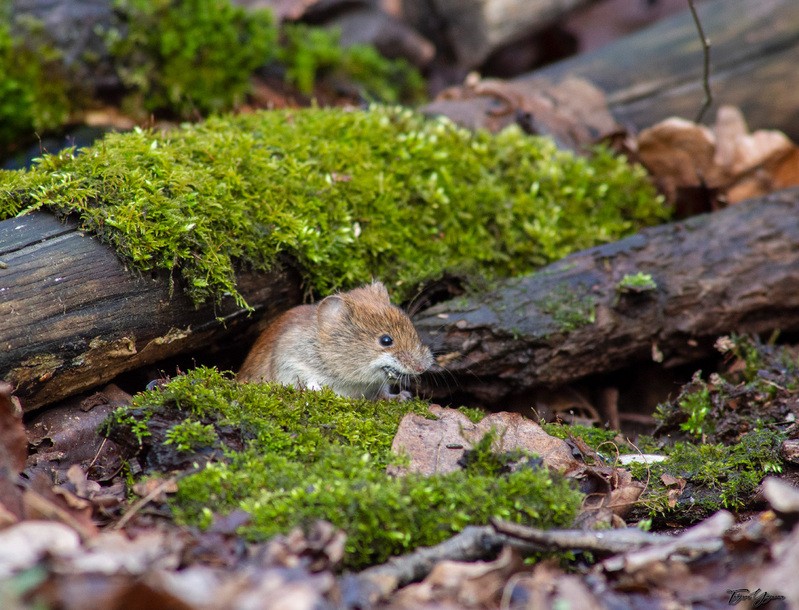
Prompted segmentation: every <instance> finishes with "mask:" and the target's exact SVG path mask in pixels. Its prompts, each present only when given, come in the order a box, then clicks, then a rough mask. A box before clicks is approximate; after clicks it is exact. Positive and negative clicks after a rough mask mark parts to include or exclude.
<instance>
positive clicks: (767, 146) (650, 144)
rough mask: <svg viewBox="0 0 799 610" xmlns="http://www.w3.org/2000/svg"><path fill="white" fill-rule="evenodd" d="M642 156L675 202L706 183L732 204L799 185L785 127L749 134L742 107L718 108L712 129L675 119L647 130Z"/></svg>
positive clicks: (798, 160) (796, 158)
mask: <svg viewBox="0 0 799 610" xmlns="http://www.w3.org/2000/svg"><path fill="white" fill-rule="evenodd" d="M637 152H638V158H639V160H640V161H641V163H643V164H644V166H646V168H647V169H648V170H649V171H650V173H651V174H652V175H653V177H654V179H655V181H656V182H657V184H658V185H659V186H660V188H661V189H662V190H663V192H664V193H665V194H666V196H667V198H668V199H669V201H670V202H672V203H675V202H678V199H679V198H680V196H681V194H680V192H681V190H685V189H692V188H697V187H702V188H704V187H707V188H708V189H710V190H711V191H713V192H716V191H718V193H720V196H721V197H722V198H723V199H724V200H725V201H727V202H729V203H737V202H739V201H743V200H744V199H749V198H752V197H757V196H761V195H765V194H768V193H770V192H772V191H774V190H778V189H782V188H787V187H789V186H795V185H797V184H799V151H797V147H796V145H795V144H794V143H793V142H791V140H790V139H789V138H788V137H787V136H786V135H785V134H783V133H782V132H780V131H776V130H759V131H756V132H754V133H749V129H748V127H747V125H746V121H745V119H744V117H743V115H742V114H741V111H740V110H739V109H738V108H735V107H733V106H722V107H721V108H719V111H718V114H717V117H716V123H715V124H714V125H713V128H712V129H710V128H707V127H705V126H703V125H697V124H695V123H692V122H690V121H687V120H685V119H679V118H670V119H666V120H665V121H661V122H660V123H658V124H656V125H654V126H652V127H650V128H649V129H645V130H643V131H642V132H641V134H640V135H639V136H638V140H637Z"/></svg>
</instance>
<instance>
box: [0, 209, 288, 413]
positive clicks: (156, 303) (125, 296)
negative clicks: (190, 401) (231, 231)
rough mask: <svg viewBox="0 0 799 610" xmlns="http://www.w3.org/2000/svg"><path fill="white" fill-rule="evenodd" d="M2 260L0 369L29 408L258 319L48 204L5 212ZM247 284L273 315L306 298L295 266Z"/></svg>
mask: <svg viewBox="0 0 799 610" xmlns="http://www.w3.org/2000/svg"><path fill="white" fill-rule="evenodd" d="M0 261H1V262H2V265H0V379H5V380H6V381H9V382H11V383H12V384H13V385H14V386H15V388H16V394H17V396H19V397H21V398H22V402H23V405H24V408H25V410H26V411H27V410H31V409H34V408H36V407H38V406H41V405H44V404H47V403H51V402H54V401H57V400H59V399H62V398H64V397H66V396H69V395H72V394H75V393H77V392H80V391H82V390H86V389H89V388H92V387H94V386H96V385H98V384H101V383H104V382H107V381H109V380H110V379H112V378H114V377H115V376H116V375H118V374H119V373H121V372H124V371H129V370H131V369H134V368H136V367H139V366H142V365H146V364H149V363H153V362H158V361H159V360H163V359H164V358H168V357H170V356H174V355H176V354H179V353H186V352H191V351H196V350H200V349H203V350H208V348H209V346H213V345H215V344H217V343H219V342H220V341H222V340H224V339H226V338H227V339H230V338H231V337H232V336H235V334H236V333H239V332H242V331H243V329H244V328H246V327H247V326H248V325H250V324H251V320H250V319H248V318H249V315H250V314H249V312H248V311H246V310H245V309H242V308H241V307H237V306H236V305H235V304H234V303H233V299H225V300H224V301H223V302H222V303H221V304H220V305H219V306H217V307H214V306H213V305H209V306H204V307H200V308H196V307H195V306H194V305H193V303H192V302H191V300H190V299H189V298H188V297H187V296H186V295H185V293H184V291H183V290H182V288H181V287H180V285H179V280H177V279H175V280H174V282H173V281H172V279H171V278H170V277H169V276H168V275H167V274H160V273H154V274H147V275H143V274H137V273H133V272H131V271H129V270H128V269H127V268H126V267H125V265H124V264H123V263H122V261H121V260H120V259H119V258H118V257H117V255H116V254H115V253H114V251H113V250H112V249H111V248H109V247H108V246H105V245H103V244H101V243H100V242H99V241H98V240H97V239H95V238H93V237H89V236H87V235H84V234H83V233H82V232H81V231H79V230H78V225H77V224H76V223H75V222H73V221H70V220H67V221H65V222H61V221H59V220H58V219H56V218H55V217H54V216H52V215H50V214H48V213H45V212H35V213H32V214H29V215H27V216H24V217H20V218H14V219H10V220H6V221H3V222H0ZM238 287H239V291H240V292H241V294H242V295H243V296H244V298H245V299H246V300H247V302H248V303H249V304H250V305H251V306H252V307H253V308H254V309H255V310H256V313H262V312H263V313H264V318H265V319H268V318H269V317H270V316H271V315H274V314H275V313H276V312H279V311H281V310H284V309H286V308H288V307H289V306H291V305H294V304H297V303H299V302H300V300H301V292H300V281H299V278H298V277H297V276H296V275H294V274H293V273H291V272H290V271H275V272H274V273H272V274H270V275H265V274H260V275H258V274H253V273H242V274H240V275H239V283H238ZM242 357H243V353H242Z"/></svg>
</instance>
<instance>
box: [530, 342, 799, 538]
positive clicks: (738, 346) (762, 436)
mask: <svg viewBox="0 0 799 610" xmlns="http://www.w3.org/2000/svg"><path fill="white" fill-rule="evenodd" d="M717 346H718V347H719V348H720V349H721V351H722V352H723V353H725V354H726V355H727V358H728V361H729V367H728V371H727V372H726V373H724V374H713V375H710V377H709V379H708V380H707V381H705V380H704V379H703V378H702V376H701V373H697V374H695V375H694V378H693V379H692V380H691V381H690V382H689V383H688V384H686V385H685V386H684V387H683V388H682V391H681V392H680V394H679V395H678V396H677V397H676V398H675V399H674V400H672V401H670V402H668V403H666V404H663V405H661V406H660V407H658V411H657V413H656V415H657V417H658V418H659V419H660V422H661V424H660V426H659V428H658V430H656V432H655V435H654V436H652V437H649V436H647V437H640V438H638V439H637V441H636V447H633V446H632V445H629V444H627V443H626V442H624V441H622V440H620V439H618V438H617V439H614V438H613V436H614V432H612V431H607V430H600V429H595V428H589V429H585V428H582V427H579V426H560V425H553V424H545V426H544V427H545V429H546V431H547V432H548V433H549V434H552V435H553V436H558V437H560V438H566V437H567V436H568V435H569V434H573V435H575V436H579V437H580V438H582V439H583V440H584V441H585V442H586V443H587V444H588V445H589V446H591V447H592V448H594V449H595V450H596V451H598V452H599V453H601V454H602V455H604V456H605V457H606V458H607V461H608V462H609V463H612V462H613V460H614V458H615V453H616V451H615V450H611V449H612V446H611V443H612V444H614V445H615V446H616V448H617V449H618V453H637V452H638V449H640V450H641V451H643V452H644V453H656V454H661V455H664V456H666V458H667V459H666V460H665V461H662V462H657V463H653V464H650V465H648V466H646V465H643V464H633V465H631V466H630V467H629V469H630V471H631V472H632V474H633V477H634V478H635V479H637V480H639V481H648V487H647V490H646V491H645V492H644V494H643V495H642V497H641V509H640V510H638V511H636V514H637V515H639V516H640V515H645V516H652V517H658V518H663V519H667V520H668V521H669V522H675V521H679V522H682V523H693V522H696V521H698V520H699V519H701V518H703V517H705V516H707V515H709V514H711V513H713V512H715V511H717V510H719V509H721V508H726V509H732V510H740V509H743V508H746V507H747V506H748V505H749V504H750V503H751V501H752V499H753V497H754V495H755V492H756V490H757V487H758V485H759V484H760V482H761V481H762V480H763V478H764V477H765V476H766V475H769V474H777V473H780V472H782V471H783V469H784V468H787V467H788V465H787V464H786V463H785V462H784V461H783V460H782V458H781V456H780V451H779V450H780V445H781V443H782V441H783V440H785V439H786V438H787V437H788V434H789V432H790V428H791V425H792V422H794V421H795V420H796V415H797V414H796V412H795V409H796V406H795V405H796V399H795V392H796V388H797V387H799V354H798V353H797V350H796V349H794V348H790V347H784V346H783V347H779V346H774V345H764V344H762V343H760V342H758V341H756V340H753V339H751V338H748V337H724V338H722V339H720V340H719V341H718V343H717ZM794 434H795V432H794ZM664 475H668V476H670V477H675V478H678V479H682V480H683V483H684V485H685V487H684V490H683V491H682V493H681V494H680V495H679V497H676V498H675V497H670V495H669V492H670V491H673V490H674V487H675V485H676V484H677V482H676V481H675V480H673V479H666V480H664V479H662V478H661V477H663V476H664Z"/></svg>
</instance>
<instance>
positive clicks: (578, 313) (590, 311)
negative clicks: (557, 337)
mask: <svg viewBox="0 0 799 610" xmlns="http://www.w3.org/2000/svg"><path fill="white" fill-rule="evenodd" d="M541 311H542V312H543V313H546V314H548V315H550V316H551V317H552V319H553V320H554V322H555V323H556V324H557V325H558V327H559V328H560V330H561V332H564V333H568V332H571V331H573V330H575V329H577V328H580V327H581V326H586V325H588V324H593V323H594V322H595V321H596V298H595V297H594V296H593V295H591V294H587V288H586V287H584V286H579V287H577V288H576V289H569V288H568V287H566V286H560V287H558V288H557V289H556V290H554V291H552V293H551V294H550V295H549V296H548V297H547V298H546V299H545V300H544V301H543V302H542V303H541Z"/></svg>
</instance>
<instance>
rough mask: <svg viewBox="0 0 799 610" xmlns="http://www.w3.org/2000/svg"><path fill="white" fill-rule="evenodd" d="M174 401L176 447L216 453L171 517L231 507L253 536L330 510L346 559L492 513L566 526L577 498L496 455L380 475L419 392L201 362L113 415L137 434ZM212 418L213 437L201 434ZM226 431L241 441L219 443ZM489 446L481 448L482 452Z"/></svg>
mask: <svg viewBox="0 0 799 610" xmlns="http://www.w3.org/2000/svg"><path fill="white" fill-rule="evenodd" d="M176 409H177V410H179V414H180V418H182V420H183V421H182V422H181V423H179V424H176V425H174V426H172V428H170V429H169V430H167V432H166V435H167V436H168V437H170V438H173V439H174V438H183V439H188V442H187V443H186V445H185V447H184V448H187V447H188V446H191V450H196V449H197V448H198V447H197V445H198V442H199V441H198V439H200V438H204V440H205V442H208V443H211V444H213V445H214V448H215V449H216V450H217V453H222V454H223V455H224V459H223V460H222V461H216V462H213V463H210V464H208V465H207V466H205V467H204V468H203V469H202V470H201V471H200V472H198V473H196V474H191V475H189V476H187V477H185V478H183V479H181V481H180V483H179V492H178V494H177V497H176V498H175V500H174V501H173V502H172V508H173V510H174V512H175V514H176V515H177V517H178V518H179V520H180V521H182V522H184V523H190V524H195V525H202V526H207V525H209V524H210V523H211V521H212V519H213V517H214V515H215V514H220V513H226V512H229V511H231V510H234V509H236V508H240V509H243V510H245V511H247V512H248V513H250V514H251V515H252V523H251V524H250V525H248V526H245V527H244V528H243V530H242V533H243V534H244V535H246V536H247V537H249V538H251V539H254V540H261V539H265V538H268V537H270V536H273V535H275V534H278V533H281V532H286V531H288V530H289V529H291V528H292V527H295V526H304V525H310V524H311V523H313V521H314V520H316V519H327V520H329V521H331V522H332V523H333V524H334V525H336V526H338V527H341V528H343V529H344V530H345V531H346V532H347V534H348V540H347V546H346V552H347V555H346V559H345V561H346V564H347V566H348V567H351V568H356V567H361V566H364V565H367V564H370V563H375V562H379V561H383V560H385V559H386V558H388V557H389V556H391V555H394V554H398V553H401V552H404V551H407V550H410V549H413V548H415V547H416V546H419V545H431V544H435V543H438V542H440V541H442V540H444V539H446V538H447V537H449V536H451V535H452V534H453V533H455V532H458V531H460V530H462V529H463V528H464V527H465V526H466V525H469V524H484V523H486V522H487V520H488V519H489V517H491V516H497V517H501V518H503V519H508V520H511V521H515V522H520V523H526V524H530V525H536V526H539V527H551V526H565V525H568V524H569V523H570V522H571V520H572V519H573V518H574V516H575V514H576V512H577V510H578V508H579V505H580V500H581V498H582V495H581V494H580V493H579V492H577V491H575V490H574V489H572V487H571V486H570V485H569V483H568V482H567V481H565V480H564V479H562V478H561V477H557V476H553V475H550V474H549V473H548V471H547V470H546V469H542V468H540V467H538V468H533V467H526V468H523V469H520V470H518V471H516V472H512V473H504V472H503V469H502V467H503V465H504V462H503V460H501V459H492V458H490V457H489V456H485V455H483V456H479V455H473V456H472V459H471V460H470V464H471V465H470V466H467V467H466V468H464V469H463V470H461V471H458V472H454V473H451V474H447V475H439V476H432V477H427V478H425V477H421V476H416V475H409V476H405V477H391V476H389V475H387V474H386V466H388V465H389V464H392V463H398V462H401V458H398V457H397V456H394V455H393V454H392V453H391V451H390V448H391V442H392V439H393V437H394V433H395V432H396V429H397V426H398V424H399V421H400V419H401V418H402V416H403V415H404V414H405V413H407V412H409V411H413V412H416V413H419V414H427V415H428V416H429V413H428V412H427V405H426V404H424V403H422V402H421V401H409V402H405V403H400V402H396V401H380V402H374V401H366V400H351V399H345V398H341V397H339V396H336V395H335V394H333V393H332V392H330V391H327V390H323V391H320V392H306V391H301V390H296V389H294V388H290V387H284V386H269V385H260V384H245V385H242V384H238V383H236V382H235V381H233V380H231V379H229V378H227V377H225V376H224V375H222V374H220V373H219V372H217V371H216V370H215V369H206V368H201V369H197V370H195V371H192V372H191V373H188V374H187V375H184V376H181V377H177V378H175V379H174V380H173V381H172V382H171V383H169V384H168V385H166V386H165V387H163V388H162V389H160V390H153V391H149V392H145V393H143V394H139V395H138V396H136V397H135V399H134V403H133V405H132V406H131V407H130V408H126V409H121V410H119V411H117V412H116V414H115V415H114V416H113V419H114V420H116V422H117V423H119V424H121V425H122V427H123V428H125V429H127V428H129V427H130V426H131V423H132V422H136V425H137V426H138V427H139V433H141V429H142V426H144V427H146V426H148V425H149V424H150V422H151V421H153V420H154V419H155V418H156V417H158V414H159V413H162V412H164V411H168V412H170V413H173V414H174V412H175V410H176ZM113 425H114V424H112V426H113ZM211 425H212V426H213V427H214V429H216V430H217V431H219V434H218V436H215V437H212V435H210V434H208V430H209V428H208V426H211ZM154 427H155V428H157V426H154ZM175 428H177V429H178V431H177V432H173V430H174V429H175ZM231 431H235V432H237V433H238V436H239V437H240V440H241V443H242V446H243V449H242V450H239V451H234V450H232V449H230V448H229V446H226V445H224V444H221V443H220V442H219V438H221V437H223V436H228V437H229V436H230V435H231ZM187 432H188V434H187ZM140 437H141V439H142V441H144V442H145V443H146V442H153V439H152V438H149V439H148V437H146V436H141V434H140ZM173 446H175V448H176V449H178V450H179V449H181V446H180V445H179V444H175V443H173ZM489 447H490V443H487V444H484V445H482V449H483V450H484V451H489ZM477 449H478V451H479V450H480V448H479V447H478V448H477ZM189 457H190V456H189Z"/></svg>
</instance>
